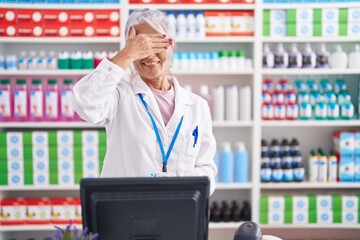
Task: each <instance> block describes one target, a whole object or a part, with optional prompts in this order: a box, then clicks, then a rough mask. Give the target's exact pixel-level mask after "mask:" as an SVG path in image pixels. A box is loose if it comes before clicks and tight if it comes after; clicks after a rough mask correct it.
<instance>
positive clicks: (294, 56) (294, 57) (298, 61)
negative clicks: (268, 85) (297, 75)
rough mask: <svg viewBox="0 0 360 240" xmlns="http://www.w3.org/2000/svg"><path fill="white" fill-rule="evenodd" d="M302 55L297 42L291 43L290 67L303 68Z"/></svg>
mask: <svg viewBox="0 0 360 240" xmlns="http://www.w3.org/2000/svg"><path fill="white" fill-rule="evenodd" d="M301 66H302V55H301V53H300V52H299V49H298V48H297V45H296V43H293V44H291V50H290V52H289V68H301Z"/></svg>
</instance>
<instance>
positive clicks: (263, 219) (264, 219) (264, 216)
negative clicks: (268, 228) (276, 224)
mask: <svg viewBox="0 0 360 240" xmlns="http://www.w3.org/2000/svg"><path fill="white" fill-rule="evenodd" d="M260 224H269V212H267V211H260Z"/></svg>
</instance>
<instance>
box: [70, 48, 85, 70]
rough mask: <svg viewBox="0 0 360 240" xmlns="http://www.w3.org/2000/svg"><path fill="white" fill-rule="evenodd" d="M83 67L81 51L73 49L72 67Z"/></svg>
mask: <svg viewBox="0 0 360 240" xmlns="http://www.w3.org/2000/svg"><path fill="white" fill-rule="evenodd" d="M81 68H82V54H81V52H80V51H73V52H71V54H70V69H81Z"/></svg>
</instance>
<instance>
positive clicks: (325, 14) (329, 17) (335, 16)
mask: <svg viewBox="0 0 360 240" xmlns="http://www.w3.org/2000/svg"><path fill="white" fill-rule="evenodd" d="M321 19H322V23H323V24H324V23H325V24H326V23H336V24H338V23H339V8H324V9H322V16H321Z"/></svg>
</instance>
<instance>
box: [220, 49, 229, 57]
mask: <svg viewBox="0 0 360 240" xmlns="http://www.w3.org/2000/svg"><path fill="white" fill-rule="evenodd" d="M227 56H228V55H227V52H226V51H225V50H221V51H219V57H227Z"/></svg>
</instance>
